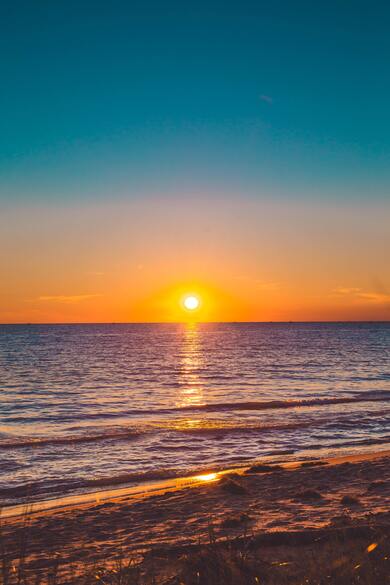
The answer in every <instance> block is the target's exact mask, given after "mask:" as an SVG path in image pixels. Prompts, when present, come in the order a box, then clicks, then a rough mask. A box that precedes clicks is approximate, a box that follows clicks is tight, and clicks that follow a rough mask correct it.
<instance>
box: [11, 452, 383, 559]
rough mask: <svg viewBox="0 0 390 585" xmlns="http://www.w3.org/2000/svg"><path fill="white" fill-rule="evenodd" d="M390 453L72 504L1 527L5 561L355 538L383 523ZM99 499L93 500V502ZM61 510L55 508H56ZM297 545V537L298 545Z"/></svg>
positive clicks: (290, 466) (295, 465) (242, 472)
mask: <svg viewBox="0 0 390 585" xmlns="http://www.w3.org/2000/svg"><path fill="white" fill-rule="evenodd" d="M389 476H390V452H389V451H386V452H381V453H374V454H372V453H371V454H363V455H356V456H350V457H343V458H338V459H329V460H321V461H313V462H304V463H287V464H285V465H283V466H272V465H271V466H269V465H265V466H262V465H259V466H257V467H254V468H253V469H246V470H239V472H228V473H225V474H221V475H219V474H217V475H216V476H214V475H210V476H209V477H207V476H205V477H204V478H199V477H198V478H197V480H194V481H189V480H188V478H187V480H186V483H184V482H183V483H182V484H180V481H179V482H178V480H171V481H170V483H169V485H165V484H162V485H160V486H153V491H152V492H149V493H147V492H144V493H138V494H136V495H134V494H132V493H129V492H127V493H126V492H125V493H123V492H120V493H118V490H113V491H112V492H111V493H109V492H108V491H106V492H105V493H104V496H102V495H101V494H102V493H101V492H100V493H96V494H94V499H93V501H91V499H92V498H91V499H90V501H88V502H83V501H81V500H80V499H79V501H72V502H71V505H65V504H63V506H62V507H54V508H53V509H51V510H45V511H39V512H35V513H33V514H31V515H30V516H29V517H26V516H24V517H21V516H17V517H12V518H4V519H3V527H2V533H3V535H2V540H3V543H5V548H6V550H7V555H8V556H9V558H10V559H14V558H17V555H18V546H20V542H22V541H23V542H25V543H26V545H25V546H26V556H27V557H28V565H29V566H30V567H31V568H38V567H43V566H46V565H49V564H50V562H52V560H53V558H56V557H60V559H61V564H62V565H64V566H69V565H70V564H73V565H74V566H77V565H78V564H83V566H84V567H85V566H86V565H91V566H92V565H93V564H95V563H103V562H107V561H110V560H111V559H114V558H117V557H118V555H123V556H125V557H126V556H127V557H128V556H132V557H134V558H142V557H143V556H144V555H145V554H146V553H147V552H148V551H151V550H154V551H157V550H158V551H160V552H161V551H165V552H166V553H167V551H168V552H169V551H173V550H179V549H180V550H185V549H186V547H190V548H191V547H194V546H199V544H202V543H208V542H210V534H211V533H212V535H213V538H216V539H222V540H231V539H235V538H237V537H246V536H248V535H249V534H250V535H252V537H253V538H260V537H261V538H262V539H263V541H264V542H266V540H267V539H268V540H269V542H272V539H274V540H275V538H279V539H280V538H282V537H283V534H287V533H289V534H292V535H297V534H303V535H305V534H306V535H308V537H309V539H310V538H315V536H313V537H311V536H310V535H311V534H314V533H313V532H312V531H324V530H328V529H343V530H353V529H354V528H356V529H357V528H358V529H362V527H364V526H366V527H370V526H371V527H378V526H382V527H385V528H387V529H388V526H389V523H390V512H389V505H388V503H389V501H390V477H389ZM99 494H100V495H99ZM57 504H58V502H57ZM300 538H304V537H300Z"/></svg>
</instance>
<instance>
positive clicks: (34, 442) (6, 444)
mask: <svg viewBox="0 0 390 585" xmlns="http://www.w3.org/2000/svg"><path fill="white" fill-rule="evenodd" d="M140 435H141V432H140V431H138V430H126V431H123V430H121V431H117V432H107V433H99V434H94V435H92V434H91V435H75V436H64V437H38V438H28V439H17V440H9V439H8V440H5V441H2V442H0V450H5V449H21V448H23V447H45V446H47V445H72V444H76V443H94V442H96V441H106V440H108V439H115V440H116V441H129V440H131V439H137V438H138V437H139V436H140Z"/></svg>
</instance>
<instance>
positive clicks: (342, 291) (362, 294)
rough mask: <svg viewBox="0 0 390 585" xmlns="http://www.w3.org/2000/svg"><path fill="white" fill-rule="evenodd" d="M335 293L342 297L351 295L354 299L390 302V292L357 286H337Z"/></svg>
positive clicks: (379, 302) (380, 302) (381, 302)
mask: <svg viewBox="0 0 390 585" xmlns="http://www.w3.org/2000/svg"><path fill="white" fill-rule="evenodd" d="M333 295H336V296H340V297H350V299H351V300H354V301H366V302H370V303H378V304H387V303H390V294H386V293H383V292H372V291H365V290H362V289H361V288H356V287H353V288H350V287H342V286H340V287H337V288H335V289H334V290H333Z"/></svg>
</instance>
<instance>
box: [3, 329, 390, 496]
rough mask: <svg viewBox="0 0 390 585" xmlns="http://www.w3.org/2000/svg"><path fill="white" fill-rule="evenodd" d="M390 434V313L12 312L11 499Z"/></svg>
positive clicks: (372, 445)
mask: <svg viewBox="0 0 390 585" xmlns="http://www.w3.org/2000/svg"><path fill="white" fill-rule="evenodd" d="M389 445H390V322H385V323H378V322H375V323H367V322H365V323H208V324H195V323H194V324H87V325H84V324H81V325H77V324H72V325H0V506H7V505H13V504H18V503H23V502H26V501H34V500H46V499H52V498H58V497H62V496H64V495H69V494H79V493H85V492H88V491H95V490H99V489H103V488H109V487H110V486H127V485H128V486H134V485H143V484H145V483H146V482H150V481H152V480H157V479H164V478H170V477H185V476H190V475H193V474H198V473H206V472H211V471H215V470H219V469H230V468H235V467H240V466H245V465H250V464H251V463H252V462H255V461H256V462H258V461H278V462H280V461H290V460H304V459H312V458H317V457H320V458H321V457H328V456H338V455H347V454H355V453H362V452H368V451H378V450H385V449H386V448H389Z"/></svg>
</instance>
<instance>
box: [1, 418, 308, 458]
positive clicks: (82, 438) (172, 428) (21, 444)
mask: <svg viewBox="0 0 390 585" xmlns="http://www.w3.org/2000/svg"><path fill="white" fill-rule="evenodd" d="M311 425H312V423H311V422H310V421H302V422H293V423H276V424H269V425H267V424H263V425H256V424H252V425H243V424H236V425H235V424H224V423H223V421H220V422H219V423H217V424H209V425H208V424H207V421H205V424H203V425H202V426H198V427H191V426H189V425H188V426H185V425H183V424H182V423H181V421H178V422H176V423H175V422H174V421H172V424H168V425H167V424H164V423H163V422H162V423H161V425H159V426H155V425H154V426H150V427H147V426H145V428H144V429H141V428H140V429H137V430H131V431H127V430H126V431H123V430H118V431H116V432H114V431H109V432H106V433H104V432H103V433H98V434H91V435H72V436H63V437H39V438H28V439H16V440H10V439H8V440H5V441H3V442H0V450H3V451H5V450H10V449H23V448H34V449H35V448H39V447H46V446H48V445H49V446H50V445H73V444H79V443H94V442H99V441H106V440H110V439H114V440H115V441H131V440H135V439H139V438H142V436H145V435H151V434H153V433H160V432H167V433H177V434H178V435H179V436H180V434H184V435H186V434H187V435H210V436H215V435H228V434H235V433H241V434H246V433H248V434H249V433H259V432H267V431H277V430H289V429H290V430H294V429H298V428H305V427H309V426H311ZM173 448H176V447H173V446H170V445H165V446H164V449H173ZM184 448H186V449H192V446H191V445H180V449H184Z"/></svg>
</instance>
